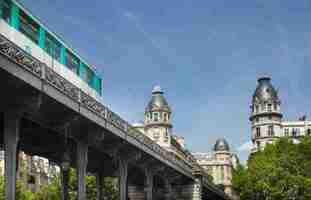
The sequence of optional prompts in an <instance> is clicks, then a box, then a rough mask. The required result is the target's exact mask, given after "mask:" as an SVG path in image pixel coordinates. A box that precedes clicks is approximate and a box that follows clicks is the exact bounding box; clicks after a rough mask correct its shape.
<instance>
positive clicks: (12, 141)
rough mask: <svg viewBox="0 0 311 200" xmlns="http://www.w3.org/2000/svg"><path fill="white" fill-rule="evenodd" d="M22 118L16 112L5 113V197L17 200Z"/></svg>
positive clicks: (9, 199)
mask: <svg viewBox="0 0 311 200" xmlns="http://www.w3.org/2000/svg"><path fill="white" fill-rule="evenodd" d="M19 122H20V119H19V116H18V115H17V114H16V113H5V114H4V151H5V156H4V157H5V166H4V169H5V173H4V177H5V199H6V200H15V190H16V168H17V158H16V157H17V156H16V155H17V145H18V139H19V128H20V127H19V126H20V124H19Z"/></svg>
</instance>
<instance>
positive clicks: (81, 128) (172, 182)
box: [0, 35, 229, 200]
mask: <svg viewBox="0 0 311 200" xmlns="http://www.w3.org/2000/svg"><path fill="white" fill-rule="evenodd" d="M0 91H2V95H1V97H0V135H1V136H0V144H1V146H2V148H4V150H5V174H4V175H5V199H6V200H15V187H16V186H15V185H16V168H17V164H18V163H17V162H18V160H17V152H18V151H24V152H25V153H27V154H29V155H38V156H42V157H45V158H47V159H49V160H51V161H53V162H55V163H57V164H58V165H59V166H61V173H62V199H64V200H66V199H68V196H67V193H68V190H67V187H68V180H67V179H68V168H69V167H74V168H76V169H77V177H78V180H77V181H78V191H77V194H78V200H85V199H86V184H85V176H86V174H87V173H92V174H96V175H97V177H98V179H97V180H98V181H97V187H98V188H97V189H98V190H97V191H101V190H100V188H101V186H102V182H101V181H100V180H102V177H105V176H115V177H118V178H119V196H120V200H128V199H129V196H128V193H129V192H128V190H129V189H128V188H129V187H128V186H129V185H135V186H137V188H141V190H142V193H143V194H144V195H145V197H144V198H145V199H147V200H152V199H155V200H162V199H163V200H175V199H176V200H177V199H179V196H183V199H187V200H227V199H229V197H228V196H226V195H225V193H224V192H223V191H222V190H220V189H219V188H218V187H216V186H215V185H213V184H212V182H211V181H210V180H208V178H207V175H206V174H205V173H204V171H203V170H202V168H200V166H198V164H197V163H196V162H195V161H194V160H191V159H189V158H187V157H185V158H184V159H180V158H178V157H177V156H175V155H174V154H173V153H169V152H167V151H166V150H164V149H163V148H161V147H160V146H159V145H158V144H156V143H155V142H153V141H152V140H151V139H149V138H148V137H147V136H145V135H144V134H142V133H141V132H139V131H138V130H136V129H134V128H133V127H132V126H131V125H130V124H129V123H128V122H126V121H125V120H123V119H122V118H120V117H119V116H118V115H117V114H115V113H114V112H112V111H111V110H109V109H108V108H107V107H106V106H104V105H103V104H101V103H100V102H97V101H96V100H95V99H93V98H92V97H90V96H88V95H87V94H85V93H84V92H82V91H81V90H80V89H79V88H77V87H76V86H75V85H73V84H71V83H70V82H69V81H68V80H66V79H65V78H63V77H62V76H60V75H59V74H57V73H56V72H55V71H53V69H51V68H50V67H48V66H46V65H45V64H44V63H42V62H40V61H39V60H37V59H36V58H34V57H33V56H31V55H30V54H28V53H27V52H25V51H23V50H22V49H20V48H19V47H18V46H17V45H15V44H14V43H12V42H11V41H10V40H8V39H7V38H6V37H4V36H2V35H0ZM101 196H102V194H101V192H98V199H99V200H100V199H102V197H101Z"/></svg>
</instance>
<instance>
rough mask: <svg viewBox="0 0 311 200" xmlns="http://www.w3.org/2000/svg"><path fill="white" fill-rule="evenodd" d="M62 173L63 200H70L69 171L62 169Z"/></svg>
mask: <svg viewBox="0 0 311 200" xmlns="http://www.w3.org/2000/svg"><path fill="white" fill-rule="evenodd" d="M61 173H62V176H61V178H62V180H61V184H62V200H69V196H68V181H69V170H64V169H61Z"/></svg>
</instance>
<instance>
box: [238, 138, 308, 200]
mask: <svg viewBox="0 0 311 200" xmlns="http://www.w3.org/2000/svg"><path fill="white" fill-rule="evenodd" d="M233 185H234V188H235V189H236V191H237V192H238V193H239V194H240V198H241V200H252V199H259V200H262V199H263V200H309V199H311V137H304V138H303V139H302V140H301V143H299V144H293V143H292V142H291V141H290V140H289V139H287V138H283V139H281V140H279V141H278V142H276V143H275V144H272V145H267V146H266V148H265V149H264V151H261V152H257V153H256V154H254V155H252V156H251V157H250V159H249V160H248V166H247V168H244V167H243V166H238V168H237V169H236V170H235V173H234V175H233Z"/></svg>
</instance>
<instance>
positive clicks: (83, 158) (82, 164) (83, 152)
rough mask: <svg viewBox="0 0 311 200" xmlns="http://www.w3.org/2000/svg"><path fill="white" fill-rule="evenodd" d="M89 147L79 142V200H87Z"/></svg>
mask: <svg viewBox="0 0 311 200" xmlns="http://www.w3.org/2000/svg"><path fill="white" fill-rule="evenodd" d="M87 154H88V146H87V144H85V143H83V142H80V141H78V142H77V177H78V200H85V199H86V184H85V176H86V167H87V161H88V157H87Z"/></svg>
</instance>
